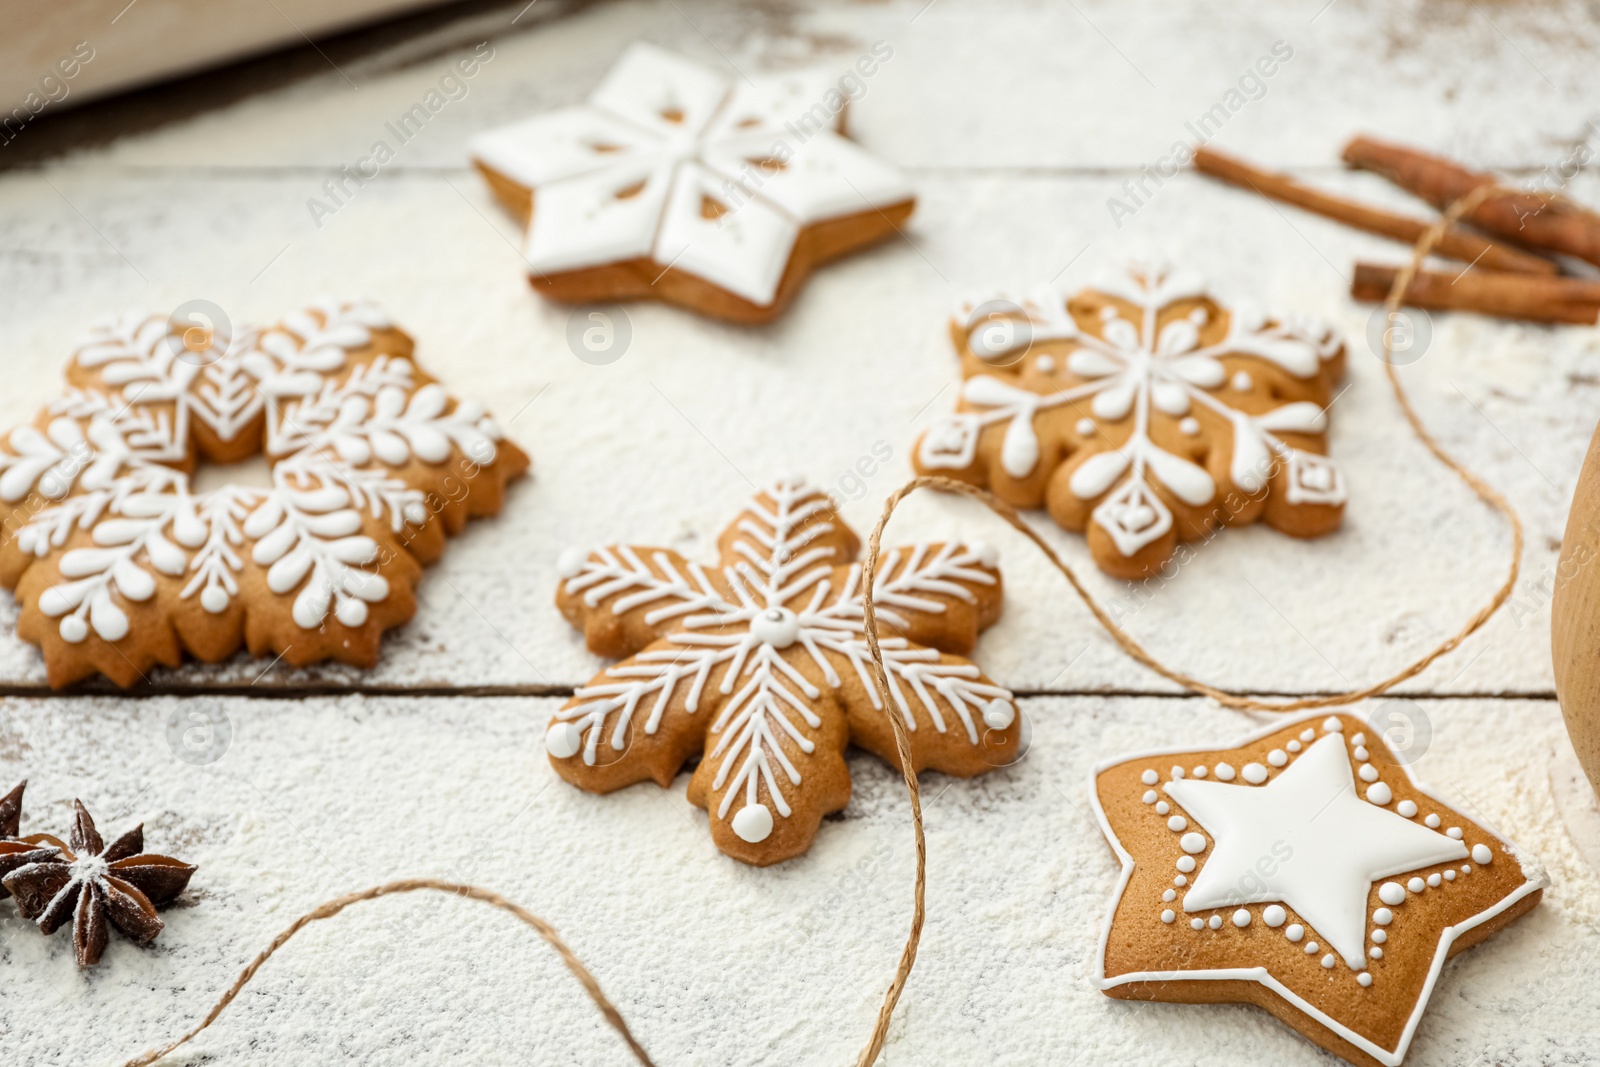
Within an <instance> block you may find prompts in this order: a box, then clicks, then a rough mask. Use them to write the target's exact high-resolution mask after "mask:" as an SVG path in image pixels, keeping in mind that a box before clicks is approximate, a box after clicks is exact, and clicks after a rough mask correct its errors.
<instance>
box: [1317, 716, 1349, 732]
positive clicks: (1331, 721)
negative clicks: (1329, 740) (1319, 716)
mask: <svg viewBox="0 0 1600 1067" xmlns="http://www.w3.org/2000/svg"><path fill="white" fill-rule="evenodd" d="M1322 728H1323V729H1324V730H1326V731H1328V732H1329V733H1330V734H1342V733H1344V723H1342V722H1340V721H1339V720H1338V719H1337V718H1335V717H1334V716H1332V715H1329V716H1328V717H1327V718H1326V719H1323V720H1322Z"/></svg>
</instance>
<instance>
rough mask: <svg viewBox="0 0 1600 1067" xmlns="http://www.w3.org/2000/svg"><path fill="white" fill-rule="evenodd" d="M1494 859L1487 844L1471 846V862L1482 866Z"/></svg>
mask: <svg viewBox="0 0 1600 1067" xmlns="http://www.w3.org/2000/svg"><path fill="white" fill-rule="evenodd" d="M1492 859H1494V853H1493V852H1490V851H1489V846H1488V845H1473V846H1472V862H1473V863H1476V864H1477V865H1478V866H1480V867H1482V866H1484V865H1486V864H1487V863H1488V862H1489V861H1490V860H1492Z"/></svg>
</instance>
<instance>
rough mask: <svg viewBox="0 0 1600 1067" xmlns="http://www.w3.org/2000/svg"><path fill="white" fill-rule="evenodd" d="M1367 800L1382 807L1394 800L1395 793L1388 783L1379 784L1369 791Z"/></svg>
mask: <svg viewBox="0 0 1600 1067" xmlns="http://www.w3.org/2000/svg"><path fill="white" fill-rule="evenodd" d="M1367 799H1368V800H1370V801H1372V802H1373V803H1374V804H1377V805H1380V806H1381V805H1384V804H1387V803H1389V801H1391V800H1393V799H1394V791H1393V790H1391V789H1390V788H1389V786H1388V783H1386V782H1379V783H1378V784H1377V785H1375V786H1373V787H1372V788H1371V789H1368V790H1367Z"/></svg>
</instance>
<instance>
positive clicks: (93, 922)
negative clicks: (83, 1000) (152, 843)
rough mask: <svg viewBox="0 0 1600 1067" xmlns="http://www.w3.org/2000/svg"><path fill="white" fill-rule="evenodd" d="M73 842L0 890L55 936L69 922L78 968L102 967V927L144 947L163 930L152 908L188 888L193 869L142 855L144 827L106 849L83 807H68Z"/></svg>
mask: <svg viewBox="0 0 1600 1067" xmlns="http://www.w3.org/2000/svg"><path fill="white" fill-rule="evenodd" d="M73 806H74V809H75V814H74V817H73V821H72V835H71V844H70V846H68V845H61V846H60V847H59V848H55V849H52V854H51V855H48V856H47V857H45V858H43V859H39V860H35V861H33V862H30V863H27V864H25V865H24V866H21V867H19V868H17V869H16V870H14V871H12V872H11V873H10V874H7V875H6V876H5V878H4V880H3V884H4V885H5V887H6V888H7V889H9V890H10V891H11V894H12V895H13V896H15V897H16V898H17V910H18V911H20V912H21V913H22V917H23V918H24V919H32V920H33V921H35V922H37V923H38V924H39V929H40V930H42V931H44V932H45V933H47V934H53V933H55V932H56V930H58V929H60V927H61V926H62V925H63V924H64V923H65V922H66V921H67V920H68V919H69V918H70V919H71V920H72V943H73V947H74V948H76V949H77V953H78V965H79V966H80V967H92V966H94V965H95V964H96V963H98V962H100V954H101V953H102V952H104V951H105V947H106V940H107V938H108V937H109V932H108V930H107V923H109V924H110V925H111V926H115V927H116V928H117V929H118V930H121V931H122V932H123V933H124V934H125V935H127V936H128V937H130V938H132V939H133V940H134V941H137V942H139V943H140V944H143V943H144V942H146V941H149V940H151V939H152V938H154V937H155V936H156V935H157V934H159V933H160V932H161V928H162V926H163V925H165V924H164V923H162V921H161V919H160V918H159V917H158V916H157V915H156V908H157V907H159V906H160V905H163V904H169V903H171V902H172V900H173V899H174V898H175V897H176V896H177V895H178V894H179V893H181V892H183V890H184V887H185V886H187V885H188V884H189V878H190V876H192V875H193V874H194V872H195V868H194V867H193V866H191V865H190V864H187V863H184V862H182V861H181V860H175V859H173V858H172V857H171V856H157V855H154V854H147V853H145V852H144V827H143V826H142V825H141V826H135V827H134V828H133V829H132V830H129V831H128V832H127V833H125V834H123V835H122V836H121V837H119V838H117V839H116V840H115V841H113V842H112V843H111V845H110V847H107V846H106V844H105V842H104V840H102V839H101V837H100V833H99V831H97V830H96V829H95V827H94V820H93V819H91V818H90V817H89V813H88V812H87V811H86V810H84V807H83V802H82V801H73Z"/></svg>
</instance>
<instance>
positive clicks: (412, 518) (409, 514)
mask: <svg viewBox="0 0 1600 1067" xmlns="http://www.w3.org/2000/svg"><path fill="white" fill-rule="evenodd" d="M405 516H406V521H407V522H409V523H410V524H411V525H413V526H421V525H422V524H423V523H425V522H427V521H428V509H427V508H425V507H423V506H422V505H421V504H418V503H417V502H416V501H414V500H413V501H412V502H411V503H409V504H407V505H406V507H405Z"/></svg>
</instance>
